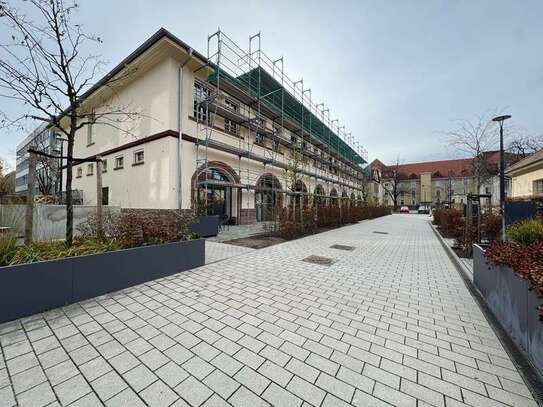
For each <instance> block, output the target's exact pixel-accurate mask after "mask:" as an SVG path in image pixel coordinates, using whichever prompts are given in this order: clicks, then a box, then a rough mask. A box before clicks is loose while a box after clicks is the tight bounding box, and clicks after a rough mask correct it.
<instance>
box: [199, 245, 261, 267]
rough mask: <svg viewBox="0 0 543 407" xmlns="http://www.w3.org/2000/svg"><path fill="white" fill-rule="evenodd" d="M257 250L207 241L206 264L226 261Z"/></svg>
mask: <svg viewBox="0 0 543 407" xmlns="http://www.w3.org/2000/svg"><path fill="white" fill-rule="evenodd" d="M254 250H255V249H249V248H247V247H241V246H234V245H231V244H224V243H217V242H213V241H209V240H207V239H206V264H209V263H214V262H216V261H220V260H225V259H228V258H230V257H234V256H239V255H241V254H247V253H251V252H252V251H254Z"/></svg>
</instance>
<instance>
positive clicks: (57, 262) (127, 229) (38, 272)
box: [0, 214, 205, 322]
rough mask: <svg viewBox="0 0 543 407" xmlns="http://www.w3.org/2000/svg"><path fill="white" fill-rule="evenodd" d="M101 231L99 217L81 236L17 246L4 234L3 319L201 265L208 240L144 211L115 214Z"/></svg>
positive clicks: (183, 224)
mask: <svg viewBox="0 0 543 407" xmlns="http://www.w3.org/2000/svg"><path fill="white" fill-rule="evenodd" d="M112 216H115V218H107V219H105V222H104V227H103V228H102V230H101V231H100V232H98V230H97V222H96V219H94V218H93V217H90V218H89V220H88V221H87V222H85V223H84V224H83V225H81V228H80V230H79V238H78V239H77V241H76V242H75V243H74V245H72V246H70V247H68V246H66V245H65V244H64V242H58V241H57V242H37V243H33V244H30V245H27V246H16V245H15V239H14V238H12V237H3V238H1V239H0V322H5V321H10V320H13V319H16V318H21V317H24V316H28V315H31V314H34V313H37V312H43V311H46V310H48V309H51V308H55V307H60V306H64V305H68V304H71V303H73V302H77V301H81V300H84V299H87V298H92V297H95V296H97V295H102V294H105V293H108V292H112V291H117V290H120V289H123V288H126V287H130V286H133V285H136V284H140V283H144V282H146V281H150V280H153V279H156V278H160V277H165V276H169V275H172V274H175V273H178V272H181V271H185V270H189V269H192V268H195V267H199V266H202V265H203V264H204V263H205V242H204V241H203V240H202V239H194V237H195V235H193V234H191V233H190V232H189V231H188V225H189V224H190V222H189V221H188V220H186V219H183V217H181V216H180V217H179V220H178V222H177V224H173V225H171V227H168V228H160V230H159V229H158V228H155V227H154V226H153V225H152V224H151V223H150V222H146V221H145V219H144V216H142V215H134V214H127V215H122V216H121V215H112Z"/></svg>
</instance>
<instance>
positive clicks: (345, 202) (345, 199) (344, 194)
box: [341, 190, 349, 206]
mask: <svg viewBox="0 0 543 407" xmlns="http://www.w3.org/2000/svg"><path fill="white" fill-rule="evenodd" d="M341 206H349V195H347V192H345V190H343V191H342V192H341Z"/></svg>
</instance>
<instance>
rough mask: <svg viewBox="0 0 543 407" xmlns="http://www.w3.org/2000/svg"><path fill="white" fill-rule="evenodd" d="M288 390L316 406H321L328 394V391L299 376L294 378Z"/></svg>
mask: <svg viewBox="0 0 543 407" xmlns="http://www.w3.org/2000/svg"><path fill="white" fill-rule="evenodd" d="M287 390H289V391H290V392H291V393H293V394H295V395H296V396H298V397H299V398H300V399H302V400H305V401H307V402H309V403H311V404H312V405H314V406H320V405H321V403H322V401H323V400H324V396H325V395H326V392H324V391H323V390H321V389H319V388H318V387H316V386H315V385H313V384H311V383H309V382H307V381H305V380H303V379H301V378H299V377H298V376H294V377H293V378H292V380H291V381H290V383H289V384H288V386H287Z"/></svg>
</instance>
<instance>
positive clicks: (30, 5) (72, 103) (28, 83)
mask: <svg viewBox="0 0 543 407" xmlns="http://www.w3.org/2000/svg"><path fill="white" fill-rule="evenodd" d="M21 5H23V6H24V7H25V9H24V10H21V9H19V8H17V7H15V6H13V5H12V4H11V2H9V1H8V0H0V22H1V23H3V26H4V28H3V30H5V33H6V35H3V38H7V40H5V42H3V43H0V97H1V98H4V99H7V100H9V101H11V102H18V103H20V104H21V107H22V108H23V109H25V110H26V112H24V113H23V114H21V115H19V116H17V117H10V116H9V115H8V114H6V112H0V124H2V125H4V126H18V125H21V123H23V122H25V121H27V120H29V119H33V120H35V121H38V122H42V123H46V124H47V126H48V127H50V128H53V129H54V130H55V131H56V132H58V133H60V135H63V136H65V139H66V140H67V152H66V157H65V158H66V162H67V164H66V185H65V186H66V212H67V221H66V243H67V244H69V245H71V244H72V240H73V203H72V172H73V171H72V168H73V164H74V140H75V137H76V133H77V132H78V131H79V130H81V129H82V128H84V127H86V126H89V125H94V124H103V125H107V126H112V127H114V128H117V129H119V130H120V131H125V130H126V128H127V124H123V123H128V122H130V121H133V120H134V119H135V118H136V117H138V114H139V113H138V112H130V111H129V110H128V108H127V106H117V105H115V103H114V102H112V100H113V97H114V96H115V92H114V86H113V85H114V83H115V82H118V81H119V80H122V79H123V77H125V76H126V75H128V74H130V72H129V70H125V71H123V73H122V74H119V75H117V76H114V77H111V78H106V80H105V83H104V86H106V88H107V89H108V91H109V93H107V92H106V93H104V96H103V99H102V100H100V109H99V110H96V111H95V110H94V109H93V108H92V107H91V106H90V105H89V104H86V103H84V102H85V100H86V96H87V94H86V92H87V91H88V90H89V89H90V87H91V85H92V83H93V82H94V80H95V76H96V74H97V72H98V71H99V70H100V69H101V67H102V66H103V62H102V61H100V60H99V58H98V57H97V56H96V55H92V54H90V53H89V52H87V51H86V50H87V49H88V48H87V47H89V46H91V45H92V44H99V43H101V42H102V40H101V39H100V37H97V36H93V35H89V34H86V33H85V32H84V31H83V29H82V27H81V25H79V24H77V23H75V22H74V21H72V17H73V15H74V12H75V11H76V10H77V8H78V5H77V3H75V1H70V0H66V1H65V0H28V1H25V2H22V3H21ZM30 15H32V16H34V17H33V18H31V17H29V16H30Z"/></svg>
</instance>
